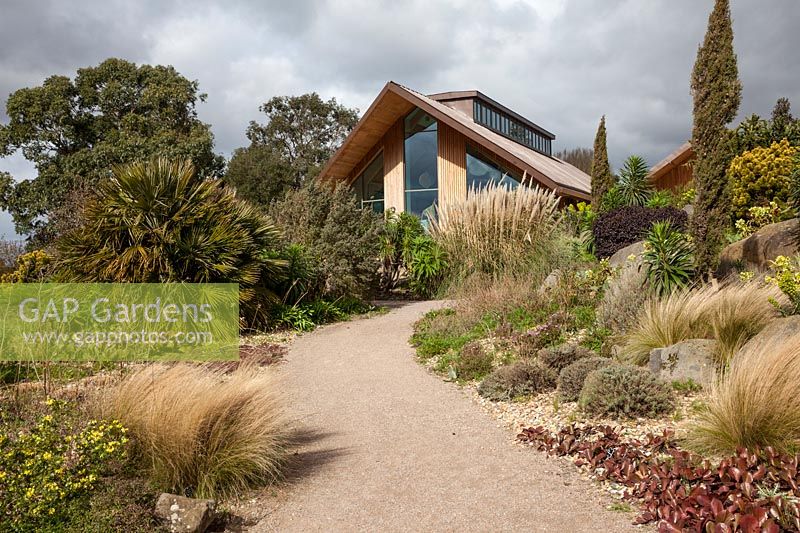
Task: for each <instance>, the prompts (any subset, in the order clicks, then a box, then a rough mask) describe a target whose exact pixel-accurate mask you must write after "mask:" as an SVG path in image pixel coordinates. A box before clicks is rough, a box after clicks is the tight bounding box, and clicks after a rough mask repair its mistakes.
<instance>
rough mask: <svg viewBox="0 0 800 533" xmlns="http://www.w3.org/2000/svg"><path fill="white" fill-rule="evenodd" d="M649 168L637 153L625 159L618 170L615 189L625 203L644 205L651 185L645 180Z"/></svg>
mask: <svg viewBox="0 0 800 533" xmlns="http://www.w3.org/2000/svg"><path fill="white" fill-rule="evenodd" d="M649 171H650V169H649V168H648V166H647V162H646V161H645V160H644V159H642V158H641V157H639V156H638V155H632V156H630V157H629V158H628V159H626V160H625V163H624V164H623V165H622V168H621V169H620V171H619V181H618V182H617V189H618V190H619V195H620V197H621V198H622V199H623V201H624V202H625V204H626V205H645V204H646V203H647V200H648V198H650V193H651V187H650V184H649V183H648V181H647V174H648V173H649Z"/></svg>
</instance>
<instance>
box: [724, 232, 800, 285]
mask: <svg viewBox="0 0 800 533" xmlns="http://www.w3.org/2000/svg"><path fill="white" fill-rule="evenodd" d="M799 221H800V219H797V218H793V219H791V220H784V221H783V222H777V223H775V224H769V225H768V226H764V227H763V228H761V229H759V230H758V231H756V232H755V233H753V234H752V235H750V236H749V237H747V238H746V239H742V240H740V241H737V242H735V243H733V244H731V245H728V246H727V247H725V249H724V250H722V253H721V254H720V256H719V269H718V270H717V276H719V277H724V276H727V275H728V274H731V273H733V272H734V271H736V270H765V269H767V268H768V267H769V262H770V261H772V260H774V259H775V258H776V257H778V256H779V255H785V256H789V257H791V256H794V255H797V253H798V247H797V232H798V222H799Z"/></svg>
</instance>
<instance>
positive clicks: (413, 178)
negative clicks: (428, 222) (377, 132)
mask: <svg viewBox="0 0 800 533" xmlns="http://www.w3.org/2000/svg"><path fill="white" fill-rule="evenodd" d="M436 128H437V124H436V121H435V120H434V119H433V118H431V117H430V116H429V115H428V114H426V113H425V112H424V111H422V110H421V109H415V110H414V111H412V112H411V113H410V114H409V115H408V116H407V117H406V119H405V143H404V147H403V148H404V158H403V161H404V164H405V174H406V175H405V180H406V211H407V212H409V213H414V214H415V215H417V216H419V217H420V218H422V219H423V220H425V219H430V218H433V217H434V211H435V209H436V207H435V206H436V198H437V196H438V192H439V179H438V175H437V170H436V155H437V139H436V135H437V130H436Z"/></svg>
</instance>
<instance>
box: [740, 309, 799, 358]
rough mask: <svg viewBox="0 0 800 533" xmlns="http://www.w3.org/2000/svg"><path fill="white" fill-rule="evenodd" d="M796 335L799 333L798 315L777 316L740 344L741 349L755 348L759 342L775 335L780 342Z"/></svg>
mask: <svg viewBox="0 0 800 533" xmlns="http://www.w3.org/2000/svg"><path fill="white" fill-rule="evenodd" d="M797 335H800V315H792V316H787V317H784V318H777V319H775V320H773V321H772V322H770V323H769V324H767V326H766V327H765V328H764V329H762V330H761V332H759V333H758V335H756V336H755V337H753V338H752V339H750V340H749V341H747V344H745V345H744V346H742V350H746V349H750V348H755V347H756V346H758V345H759V344H762V343H764V342H766V341H769V340H772V339H774V338H776V337H777V338H779V339H780V340H781V342H785V341H788V340H789V339H790V338H792V337H796V336H797Z"/></svg>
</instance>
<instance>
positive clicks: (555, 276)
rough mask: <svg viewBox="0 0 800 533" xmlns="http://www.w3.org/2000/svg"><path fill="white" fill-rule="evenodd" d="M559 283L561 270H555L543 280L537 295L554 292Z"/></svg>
mask: <svg viewBox="0 0 800 533" xmlns="http://www.w3.org/2000/svg"><path fill="white" fill-rule="evenodd" d="M559 283H561V270H559V269H555V270H553V271H552V272H550V273H549V274H548V275H547V277H546V278H544V281H543V282H542V285H541V286H540V287H539V294H547V293H548V292H550V291H553V290H555V289H556V288H557V287H558V284H559Z"/></svg>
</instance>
